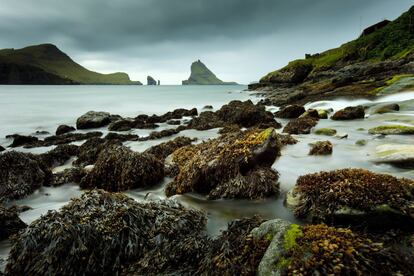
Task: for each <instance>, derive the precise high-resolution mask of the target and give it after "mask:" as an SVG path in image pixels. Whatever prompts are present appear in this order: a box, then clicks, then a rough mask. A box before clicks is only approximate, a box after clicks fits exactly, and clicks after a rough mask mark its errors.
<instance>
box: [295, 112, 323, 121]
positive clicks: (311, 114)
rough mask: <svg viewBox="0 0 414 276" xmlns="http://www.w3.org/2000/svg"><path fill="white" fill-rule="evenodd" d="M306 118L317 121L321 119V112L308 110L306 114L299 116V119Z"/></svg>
mask: <svg viewBox="0 0 414 276" xmlns="http://www.w3.org/2000/svg"><path fill="white" fill-rule="evenodd" d="M305 117H310V118H315V119H317V120H319V119H320V118H319V112H318V111H317V110H316V109H308V110H306V112H305V113H303V114H302V115H300V116H299V118H305Z"/></svg>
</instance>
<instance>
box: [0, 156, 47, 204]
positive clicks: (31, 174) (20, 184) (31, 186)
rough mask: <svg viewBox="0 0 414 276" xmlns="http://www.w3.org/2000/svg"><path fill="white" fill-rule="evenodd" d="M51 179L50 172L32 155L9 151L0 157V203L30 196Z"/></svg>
mask: <svg viewBox="0 0 414 276" xmlns="http://www.w3.org/2000/svg"><path fill="white" fill-rule="evenodd" d="M51 179H52V173H51V171H50V170H49V169H48V168H47V166H46V165H45V164H44V163H43V162H42V161H41V160H40V158H38V157H36V156H34V155H32V154H28V153H22V152H16V151H9V152H6V153H3V154H1V155H0V201H1V199H4V200H12V199H19V198H23V197H25V196H27V195H30V194H32V193H33V192H34V191H35V190H36V189H38V188H40V187H41V186H42V185H47V184H48V183H50V181H51Z"/></svg>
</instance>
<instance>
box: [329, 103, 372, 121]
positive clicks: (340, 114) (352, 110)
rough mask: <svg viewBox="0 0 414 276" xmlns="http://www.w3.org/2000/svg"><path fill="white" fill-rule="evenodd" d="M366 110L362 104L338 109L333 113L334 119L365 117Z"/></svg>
mask: <svg viewBox="0 0 414 276" xmlns="http://www.w3.org/2000/svg"><path fill="white" fill-rule="evenodd" d="M364 117H365V110H364V107H363V106H362V105H358V106H348V107H346V108H344V109H341V110H338V111H337V112H335V114H334V115H332V117H331V119H332V120H337V121H344V120H355V119H364Z"/></svg>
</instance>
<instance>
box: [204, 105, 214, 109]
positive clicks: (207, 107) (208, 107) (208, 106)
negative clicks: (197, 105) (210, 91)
mask: <svg viewBox="0 0 414 276" xmlns="http://www.w3.org/2000/svg"><path fill="white" fill-rule="evenodd" d="M203 109H213V106H212V105H205V106H204V107H203Z"/></svg>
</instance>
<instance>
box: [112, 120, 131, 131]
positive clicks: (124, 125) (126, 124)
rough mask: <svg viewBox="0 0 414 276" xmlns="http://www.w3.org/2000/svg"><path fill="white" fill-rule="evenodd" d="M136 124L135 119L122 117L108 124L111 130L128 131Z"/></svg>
mask: <svg viewBox="0 0 414 276" xmlns="http://www.w3.org/2000/svg"><path fill="white" fill-rule="evenodd" d="M133 126H134V121H132V120H126V119H121V120H117V121H115V122H112V123H110V124H109V126H108V130H110V131H128V130H131V129H132V128H133Z"/></svg>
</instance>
